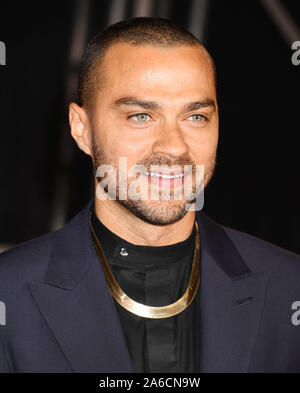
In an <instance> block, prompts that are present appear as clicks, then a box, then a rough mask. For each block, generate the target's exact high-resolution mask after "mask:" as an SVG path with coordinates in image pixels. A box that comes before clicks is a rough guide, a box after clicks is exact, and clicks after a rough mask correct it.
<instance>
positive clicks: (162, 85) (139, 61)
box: [101, 43, 215, 99]
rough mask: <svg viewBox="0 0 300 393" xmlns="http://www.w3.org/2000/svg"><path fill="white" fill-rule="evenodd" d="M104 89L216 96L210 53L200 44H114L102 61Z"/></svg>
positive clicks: (113, 93)
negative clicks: (158, 45)
mask: <svg viewBox="0 0 300 393" xmlns="http://www.w3.org/2000/svg"><path fill="white" fill-rule="evenodd" d="M101 72H102V73H103V75H104V79H105V84H104V86H105V87H104V91H103V93H104V92H105V94H108V96H109V97H112V96H116V95H122V94H126V95H130V94H137V93H138V94H139V95H151V96H153V95H161V96H164V95H165V96H166V97H170V96H172V97H179V98H180V96H181V95H182V96H183V97H184V96H185V95H191V94H192V95H195V96H205V97H211V98H212V99H214V97H215V81H214V73H213V68H212V65H211V62H210V60H209V55H208V54H207V52H206V51H205V49H204V48H202V47H201V46H200V45H199V46H198V45H197V46H196V45H195V46H185V45H184V46H174V47H167V48H166V47H157V46H150V45H149V46H141V45H138V46H135V45H131V44H128V43H116V44H113V45H112V46H111V47H110V48H109V49H108V50H107V52H106V54H105V56H104V59H103V61H102V66H101Z"/></svg>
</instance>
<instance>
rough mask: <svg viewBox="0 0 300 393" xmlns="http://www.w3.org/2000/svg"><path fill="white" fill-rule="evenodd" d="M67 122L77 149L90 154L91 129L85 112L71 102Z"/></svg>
mask: <svg viewBox="0 0 300 393" xmlns="http://www.w3.org/2000/svg"><path fill="white" fill-rule="evenodd" d="M69 123H70V128H71V135H72V137H73V138H74V139H75V142H76V143H77V146H78V147H79V149H81V150H82V151H84V152H85V153H86V154H88V155H89V156H91V130H90V123H89V118H88V115H87V112H86V111H85V109H84V108H82V107H81V106H79V105H77V104H75V102H72V103H71V104H70V105H69Z"/></svg>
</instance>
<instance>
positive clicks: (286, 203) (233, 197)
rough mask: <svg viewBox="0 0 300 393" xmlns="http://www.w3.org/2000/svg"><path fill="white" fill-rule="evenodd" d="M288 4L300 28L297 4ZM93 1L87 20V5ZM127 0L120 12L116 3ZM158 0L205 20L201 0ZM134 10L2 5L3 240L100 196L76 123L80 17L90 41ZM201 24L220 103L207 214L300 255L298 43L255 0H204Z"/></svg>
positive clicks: (40, 228)
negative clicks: (74, 132)
mask: <svg viewBox="0 0 300 393" xmlns="http://www.w3.org/2000/svg"><path fill="white" fill-rule="evenodd" d="M149 1H151V0H149ZM198 1H199V0H198ZM274 1H275V0H274ZM80 3H81V4H80ZM143 3H144V2H143ZM281 3H282V4H284V6H285V9H286V12H287V13H288V14H289V16H290V17H291V18H292V19H293V20H294V22H295V23H296V25H298V26H299V25H300V2H299V1H298V0H289V1H282V2H281ZM85 5H87V8H86V9H87V10H88V18H86V19H84V18H83V13H82V12H81V11H80V12H78V9H79V10H80V7H81V6H83V7H85ZM121 5H123V8H122V13H121V11H120V10H119V9H117V8H116V7H120V6H121ZM198 5H199V4H198ZM151 6H152V8H151V15H152V16H163V17H168V18H170V19H173V20H174V21H177V22H179V23H181V24H182V25H184V26H185V27H187V28H191V20H194V21H195V17H196V21H197V14H195V12H196V11H197V4H196V3H195V1H192V0H190V1H188V0H185V1H181V0H173V1H169V0H160V1H151ZM78 7H79V8H78ZM136 8H137V2H136V1H126V0H124V1H123V2H122V0H120V1H117V0H116V1H113V0H105V1H103V0H102V1H99V0H98V1H97V0H94V1H92V0H90V1H89V2H86V1H85V0H81V2H80V1H75V0H73V1H70V0H67V1H66V0H64V1H60V2H58V1H43V2H31V1H26V2H15V1H9V2H5V1H2V2H1V8H0V41H3V42H5V44H6V48H7V59H6V60H7V64H6V66H0V119H1V122H0V130H1V133H0V137H1V143H0V179H1V193H0V243H1V244H2V245H6V246H5V247H7V246H8V245H13V244H16V243H20V242H22V241H25V240H28V239H30V238H32V237H35V236H38V235H40V234H43V233H45V232H48V231H50V230H54V229H56V228H59V227H60V226H61V225H63V223H64V222H66V221H67V220H69V219H70V218H71V217H72V216H73V215H75V214H76V213H77V212H78V211H79V210H80V209H81V208H82V207H83V206H84V204H85V203H86V202H87V201H88V200H89V198H90V197H91V195H92V187H93V184H92V166H91V161H90V159H89V158H88V157H87V156H85V155H84V153H82V152H81V151H80V150H79V149H78V148H77V146H76V145H75V142H73V139H72V138H71V136H70V133H69V128H68V124H67V104H68V103H69V102H70V101H71V100H74V99H76V95H75V93H76V75H77V71H78V58H77V60H76V59H75V60H74V59H73V60H72V59H71V58H70V53H71V47H72V44H73V45H74V42H75V44H76V39H75V41H74V36H75V37H76V28H77V34H78V28H79V30H80V26H81V24H84V23H86V26H87V36H86V39H90V38H91V37H92V36H93V34H94V33H95V32H97V31H99V30H102V29H104V28H105V27H106V26H107V25H108V24H110V22H111V21H112V15H115V16H114V17H115V18H116V17H117V16H116V15H118V12H119V14H120V15H122V16H123V17H130V16H133V15H135V16H136V15H137V14H136V12H137V10H136ZM195 10H196V11H195ZM197 12H199V11H197ZM140 16H142V15H141V14H140ZM203 16H204V17H203ZM81 18H83V19H82V20H81ZM121 19H122V18H121ZM114 21H117V20H114ZM203 22H204V23H203ZM199 23H201V24H202V41H203V42H204V44H205V45H206V46H207V48H208V50H209V51H210V53H211V55H212V56H213V58H214V60H215V63H216V68H217V75H218V101H219V108H220V139H219V147H218V157H217V168H216V172H215V175H214V177H213V179H212V181H211V183H210V184H209V186H208V187H207V190H206V193H205V206H204V211H205V212H206V213H207V214H208V215H209V216H211V217H212V218H214V219H215V220H216V221H218V222H220V223H221V224H224V225H227V226H230V227H233V228H235V229H238V230H241V231H244V232H248V233H250V234H253V235H255V236H258V237H260V238H262V239H265V240H267V241H270V242H272V243H275V244H277V245H279V246H281V247H284V248H287V249H289V250H291V251H294V252H297V253H300V242H299V234H300V231H299V227H300V225H299V222H300V220H299V218H300V217H299V201H300V195H299V194H300V193H299V185H298V184H299V177H298V170H299V165H298V163H299V160H298V156H299V143H298V134H299V93H300V83H299V82H300V65H299V66H295V65H293V64H292V62H291V55H292V53H293V51H292V50H291V44H292V41H291V42H289V39H288V38H287V37H286V36H285V35H284V34H282V31H280V29H279V28H278V26H277V25H276V23H275V22H274V20H273V19H272V18H271V17H270V14H269V13H268V12H267V10H266V9H265V8H264V7H263V6H262V3H261V2H260V1H255V0H244V1H238V0H228V1H221V0H209V1H206V7H205V13H204V11H203V15H199ZM76 26H77V27H76ZM78 26H79V27H78ZM194 26H195V25H194ZM79 36H80V34H79ZM83 36H84V34H82V37H83ZM298 39H299V40H300V36H299V37H298ZM84 43H86V42H85V38H84ZM78 50H79V52H80V45H78ZM77 57H78V56H77Z"/></svg>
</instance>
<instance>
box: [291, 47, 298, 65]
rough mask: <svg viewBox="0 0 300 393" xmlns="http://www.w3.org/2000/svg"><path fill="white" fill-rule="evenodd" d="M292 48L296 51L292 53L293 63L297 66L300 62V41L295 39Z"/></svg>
mask: <svg viewBox="0 0 300 393" xmlns="http://www.w3.org/2000/svg"><path fill="white" fill-rule="evenodd" d="M292 50H294V51H295V52H294V53H293V54H292V58H291V60H292V63H293V64H294V65H295V66H297V65H299V64H300V41H294V42H293V43H292Z"/></svg>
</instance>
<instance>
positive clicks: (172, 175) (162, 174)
mask: <svg viewBox="0 0 300 393" xmlns="http://www.w3.org/2000/svg"><path fill="white" fill-rule="evenodd" d="M143 175H145V176H149V177H156V178H161V179H166V180H168V179H182V178H183V177H184V175H185V174H184V173H183V172H174V171H168V172H167V171H159V172H149V171H147V172H144V173H143Z"/></svg>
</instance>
